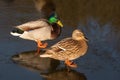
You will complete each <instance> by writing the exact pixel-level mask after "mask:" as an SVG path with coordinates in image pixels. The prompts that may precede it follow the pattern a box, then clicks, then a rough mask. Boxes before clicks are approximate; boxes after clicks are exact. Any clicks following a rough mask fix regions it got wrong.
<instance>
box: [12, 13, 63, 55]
mask: <svg viewBox="0 0 120 80" xmlns="http://www.w3.org/2000/svg"><path fill="white" fill-rule="evenodd" d="M61 27H63V25H62V23H61V21H60V20H59V19H58V17H57V15H56V14H55V13H53V14H51V15H50V17H49V18H48V20H47V19H39V20H36V21H30V22H27V23H24V24H22V25H19V26H16V27H15V28H14V29H13V30H12V31H11V34H12V35H13V36H19V37H20V38H23V39H28V40H33V41H36V42H37V46H38V49H37V53H36V54H38V53H39V52H40V48H45V47H46V46H47V43H44V44H43V43H42V42H41V41H45V40H52V39H55V38H57V37H58V36H59V35H60V33H61Z"/></svg>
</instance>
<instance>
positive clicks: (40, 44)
mask: <svg viewBox="0 0 120 80" xmlns="http://www.w3.org/2000/svg"><path fill="white" fill-rule="evenodd" d="M46 47H47V43H44V44H43V43H42V42H41V41H40V40H37V53H36V54H35V55H39V54H40V49H41V48H46Z"/></svg>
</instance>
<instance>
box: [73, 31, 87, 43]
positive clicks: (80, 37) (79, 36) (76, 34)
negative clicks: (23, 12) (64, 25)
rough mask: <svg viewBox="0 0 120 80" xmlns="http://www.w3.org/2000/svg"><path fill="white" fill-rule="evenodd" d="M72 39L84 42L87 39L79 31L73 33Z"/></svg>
mask: <svg viewBox="0 0 120 80" xmlns="http://www.w3.org/2000/svg"><path fill="white" fill-rule="evenodd" d="M72 38H73V39H74V40H85V41H87V39H86V38H85V36H84V34H83V32H82V31H81V30H78V29H76V30H74V31H73V33H72Z"/></svg>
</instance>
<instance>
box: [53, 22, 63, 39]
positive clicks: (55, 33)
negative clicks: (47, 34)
mask: <svg viewBox="0 0 120 80" xmlns="http://www.w3.org/2000/svg"><path fill="white" fill-rule="evenodd" d="M52 28H53V30H52V31H51V37H52V38H53V39H54V38H57V37H58V36H59V35H60V33H61V27H60V26H59V25H57V24H56V23H54V24H52Z"/></svg>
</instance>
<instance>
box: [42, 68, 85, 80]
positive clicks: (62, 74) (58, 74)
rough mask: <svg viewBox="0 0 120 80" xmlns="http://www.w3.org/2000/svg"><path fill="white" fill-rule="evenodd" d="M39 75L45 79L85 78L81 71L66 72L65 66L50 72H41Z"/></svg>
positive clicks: (68, 79)
mask: <svg viewBox="0 0 120 80" xmlns="http://www.w3.org/2000/svg"><path fill="white" fill-rule="evenodd" d="M41 76H43V77H44V78H45V80H87V78H86V76H85V75H84V74H83V73H80V72H77V71H75V70H71V71H70V72H68V71H67V69H65V68H64V69H60V70H56V71H55V72H52V73H47V74H41Z"/></svg>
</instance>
